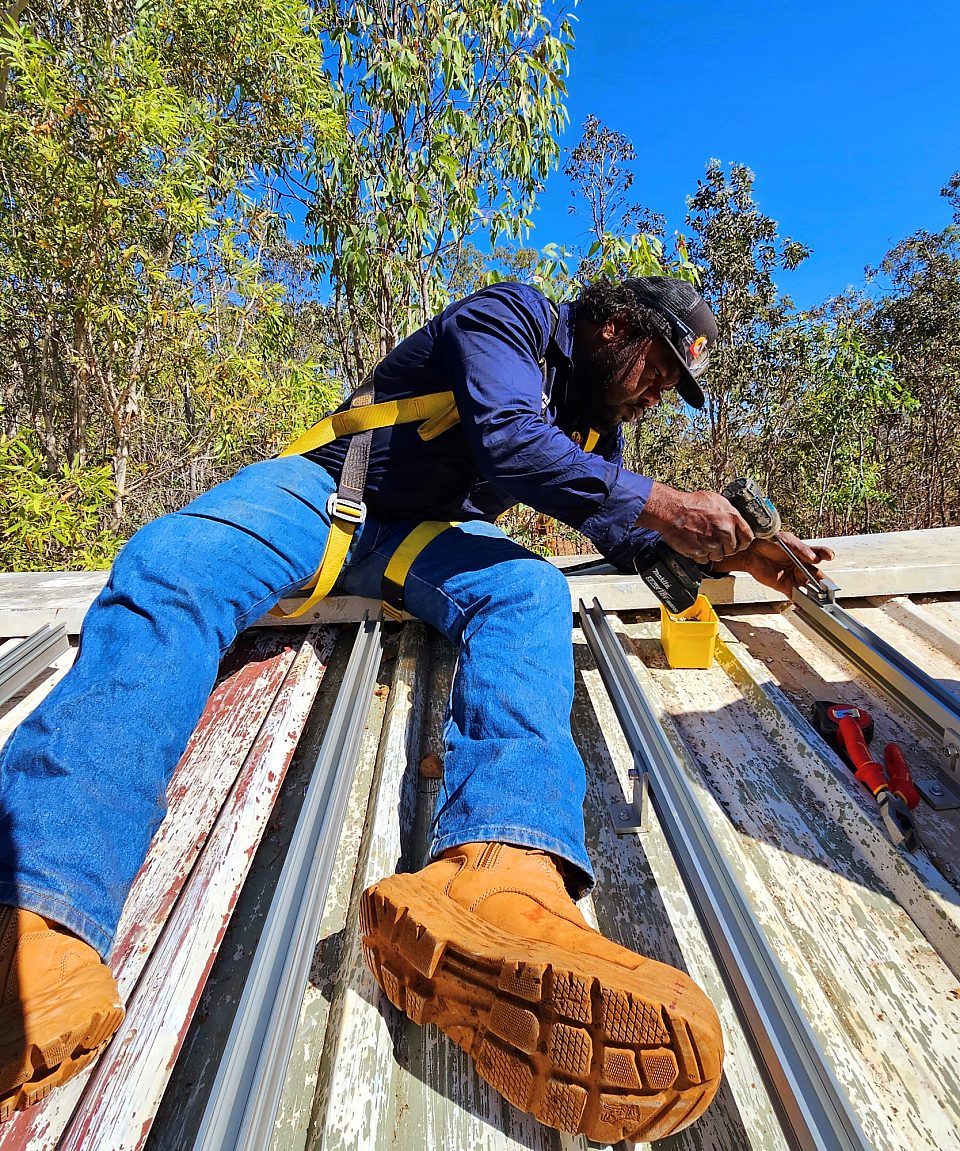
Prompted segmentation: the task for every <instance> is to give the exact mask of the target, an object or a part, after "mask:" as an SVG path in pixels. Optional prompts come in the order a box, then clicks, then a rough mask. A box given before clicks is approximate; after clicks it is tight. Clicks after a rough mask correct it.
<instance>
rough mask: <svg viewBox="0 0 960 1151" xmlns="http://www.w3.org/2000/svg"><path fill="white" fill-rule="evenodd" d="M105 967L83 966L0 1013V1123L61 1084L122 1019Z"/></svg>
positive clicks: (104, 1042)
mask: <svg viewBox="0 0 960 1151" xmlns="http://www.w3.org/2000/svg"><path fill="white" fill-rule="evenodd" d="M123 1016H124V1011H123V1008H122V1007H121V1006H120V1004H119V1002H118V999H117V987H116V983H115V982H114V980H113V976H112V975H111V974H110V971H109V969H108V968H107V967H99V968H98V967H85V968H82V969H81V970H79V971H76V972H74V973H73V974H72V975H71V976H69V977H67V978H66V979H64V980H62V981H61V982H60V983H58V984H57V985H56V986H55V987H53V988H50V989H49V990H48V991H47V992H46V993H45V994H44V995H42V996H37V997H34V998H32V999H30V1000H27V1001H25V1002H21V1003H17V1004H14V1006H13V1007H6V1008H4V1009H3V1011H0V1036H2V1039H0V1122H5V1121H6V1120H8V1119H10V1118H11V1117H12V1115H13V1114H14V1112H15V1111H22V1110H24V1109H25V1108H27V1107H31V1106H33V1104H34V1103H37V1102H39V1100H41V1099H43V1098H44V1097H45V1096H46V1095H48V1094H49V1093H50V1092H51V1091H52V1090H53V1088H54V1087H59V1086H60V1084H61V1083H66V1081H67V1080H68V1079H71V1078H72V1077H73V1076H74V1075H76V1074H77V1072H78V1071H81V1070H82V1069H83V1068H84V1067H86V1066H87V1064H88V1063H90V1062H91V1061H92V1060H93V1059H95V1058H96V1056H97V1055H99V1053H100V1052H101V1051H102V1050H103V1048H104V1047H106V1045H107V1043H108V1042H109V1041H110V1039H111V1038H112V1036H113V1033H114V1032H115V1031H116V1030H117V1028H118V1027H119V1026H120V1023H121V1021H122V1020H123Z"/></svg>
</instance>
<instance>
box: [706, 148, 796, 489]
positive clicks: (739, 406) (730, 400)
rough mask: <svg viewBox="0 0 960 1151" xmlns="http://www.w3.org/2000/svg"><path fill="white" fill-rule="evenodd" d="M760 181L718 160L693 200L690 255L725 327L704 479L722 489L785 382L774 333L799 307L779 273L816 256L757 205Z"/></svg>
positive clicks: (714, 377) (716, 359) (716, 362)
mask: <svg viewBox="0 0 960 1151" xmlns="http://www.w3.org/2000/svg"><path fill="white" fill-rule="evenodd" d="M753 184H754V174H753V172H751V171H750V169H749V168H748V167H746V165H744V164H731V165H730V168H729V171H727V170H725V169H724V167H723V165H722V164H721V163H720V161H719V160H710V161H709V162H708V164H707V168H706V173H705V175H704V178H703V179H702V180H700V181H698V183H697V190H696V191H695V192H694V194H693V195H692V196H691V197H690V198H689V200H688V212H687V225H688V227H689V228H690V258H691V259H692V260H693V262H694V263H695V264H697V265H698V266H699V267H700V268H701V270H702V274H703V282H702V291H703V295H704V297H705V298H706V300H707V301H708V302H709V304H710V306H711V308H712V309H713V312H714V315H715V316H716V317H717V326H718V328H719V338H718V342H717V347H716V350H715V351H714V352H713V353H712V354H711V365H710V387H709V389H708V392H707V406H706V408H705V411H704V416H703V419H704V420H705V422H706V428H707V432H708V437H709V450H708V453H707V456H706V458H705V461H704V462H705V465H706V467H705V472H704V475H703V477H702V478H703V481H704V483H705V484H706V486H709V487H711V488H714V489H715V490H719V487H722V486H723V484H724V483H726V482H727V480H729V479H730V478H731V473H732V471H733V470H736V468H737V463H738V448H739V445H741V444H742V443H744V442H745V440H746V438H747V437H749V436H750V434H751V432H752V431H755V429H756V422H757V419H758V416H759V415H760V414H761V413H763V412H764V410H765V409H766V408H767V407H768V405H769V404H770V403H771V399H772V397H773V395H774V386H775V383H776V382H777V381H778V380H779V381H780V382H781V383H783V382H785V381H784V373H783V372H781V371H778V364H777V362H776V360H775V359H774V357H773V356H772V352H773V350H774V348H775V347H776V346H777V343H778V341H776V340H774V338H773V337H774V334H775V333H777V332H779V330H780V329H782V328H783V327H784V325H786V324H787V323H788V322H789V321H790V319H791V318H792V317H793V316H794V309H793V304H792V301H791V300H790V298H789V297H788V296H786V295H783V294H781V292H780V290H779V288H778V286H777V283H776V279H775V276H776V274H777V273H778V272H781V271H789V270H791V269H793V268H796V267H797V266H798V265H799V264H800V263H802V261H803V260H805V259H806V258H807V256H808V255H809V249H808V248H807V247H806V246H805V245H804V244H801V243H799V242H798V241H796V240H791V239H787V238H782V237H780V235H779V233H778V231H777V223H776V221H775V220H773V219H771V218H770V217H769V216H766V215H764V213H763V212H761V211H760V209H759V208H758V206H757V204H756V203H755V202H754V199H753ZM787 374H789V373H787Z"/></svg>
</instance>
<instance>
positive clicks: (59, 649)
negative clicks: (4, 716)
mask: <svg viewBox="0 0 960 1151" xmlns="http://www.w3.org/2000/svg"><path fill="white" fill-rule="evenodd" d="M69 647H70V641H69V640H68V639H67V629H66V625H65V624H62V623H61V624H58V625H57V626H56V627H51V626H50V625H49V624H48V623H45V624H44V625H43V627H41V628H39V629H38V630H37V631H35V632H34V633H33V635H28V636H27V638H26V639H22V640H21V641H20V642H19V643H18V644H15V645H14V646H13V647H11V648H10V649H9V650H8V651H5V652H4V653H3V655H2V656H0V704H4V703H6V702H7V700H9V699H12V698H13V696H15V695H16V694H17V692H18V691H20V690H21V689H22V688H25V687H26V686H27V684H28V683H30V682H31V681H32V680H33V679H35V678H36V677H37V676H38V675H39V674H40V672H42V671H43V670H44V669H45V668H47V667H49V666H50V664H52V663H53V661H54V660H55V659H58V658H59V657H60V656H61V655H63V653H64V652H65V651H67V650H68V649H69Z"/></svg>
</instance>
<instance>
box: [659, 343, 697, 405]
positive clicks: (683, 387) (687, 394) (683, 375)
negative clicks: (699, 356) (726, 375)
mask: <svg viewBox="0 0 960 1151" xmlns="http://www.w3.org/2000/svg"><path fill="white" fill-rule="evenodd" d="M663 343H664V344H666V346H667V347H668V348H669V349H670V352H671V354H672V355H673V358H674V359H675V360H676V361H677V365H678V366H679V368H680V378H679V379H678V380H677V393H678V394H679V396H680V398H681V399H682V400H683V401H684V402H685V403H688V404H689V405H690V407H691V408H702V407H703V405H704V404H705V403H706V402H707V397H706V396H705V395H704V394H703V388H701V387H700V385H699V384H698V383H697V381H696V380H695V379H694V378H693V376H692V375H691V374H690V369H689V368H688V367H687V365H686V364H685V363H684V362H683V356H681V355H680V353H679V352H678V351H677V349H676V348H675V347H674V346H673V344H672V343H671V342H670V341H669V340H664V341H663Z"/></svg>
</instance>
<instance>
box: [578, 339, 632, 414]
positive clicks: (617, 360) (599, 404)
mask: <svg viewBox="0 0 960 1151" xmlns="http://www.w3.org/2000/svg"><path fill="white" fill-rule="evenodd" d="M641 344H642V341H640V342H631V343H623V344H604V345H603V346H601V347H599V348H595V349H594V350H593V351H592V352H591V353H590V354H589V355H588V356H586V357H578V360H577V362H576V363H575V364H574V366H573V383H574V387H575V389H576V393H577V395H581V396H589V397H590V426H591V427H592V428H594V429H596V431H598V432H609V431H612V430H613V429H614V428H615V427H617V425H618V424H619V423H620V422H621V421H620V419H619V417H618V416H617V412H618V411H619V409H620V402H622V401H620V402H617V401H616V400H615V391H616V388H617V386H618V385H619V383H620V381H621V380H622V379H623V378H624V376H625V375H626V374H627V372H629V371H630V369H631V368H632V367H633V365H634V363H635V362H636V359H637V356H638V355H639V354H640V351H641Z"/></svg>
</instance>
